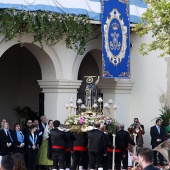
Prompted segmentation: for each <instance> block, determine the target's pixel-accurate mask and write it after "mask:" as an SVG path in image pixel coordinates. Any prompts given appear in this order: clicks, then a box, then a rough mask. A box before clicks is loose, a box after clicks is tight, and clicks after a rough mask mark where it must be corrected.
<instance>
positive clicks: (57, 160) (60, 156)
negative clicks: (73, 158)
mask: <svg viewBox="0 0 170 170" xmlns="http://www.w3.org/2000/svg"><path fill="white" fill-rule="evenodd" d="M52 159H53V169H58V164H59V169H65V151H64V148H60V149H52Z"/></svg>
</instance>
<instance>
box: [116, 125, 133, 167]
mask: <svg viewBox="0 0 170 170" xmlns="http://www.w3.org/2000/svg"><path fill="white" fill-rule="evenodd" d="M116 128H117V129H116V130H117V131H116V138H115V147H116V148H115V169H116V170H120V169H121V161H122V163H123V169H128V145H129V144H131V145H135V143H134V141H133V140H132V139H131V137H130V134H129V132H128V131H126V130H124V124H122V123H119V124H118V125H117V127H116Z"/></svg>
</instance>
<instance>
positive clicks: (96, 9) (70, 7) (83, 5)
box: [0, 0, 147, 23]
mask: <svg viewBox="0 0 170 170" xmlns="http://www.w3.org/2000/svg"><path fill="white" fill-rule="evenodd" d="M0 8H1V9H2V8H15V9H18V10H23V9H24V10H28V11H36V10H43V11H44V10H45V11H51V12H56V13H61V14H75V15H79V14H84V15H87V16H89V18H90V19H91V20H95V21H101V0H0ZM146 8H147V6H146V4H145V3H144V1H143V0H130V22H133V23H139V22H140V17H141V15H142V13H143V12H145V11H146Z"/></svg>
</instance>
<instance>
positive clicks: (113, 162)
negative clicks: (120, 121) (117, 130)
mask: <svg viewBox="0 0 170 170" xmlns="http://www.w3.org/2000/svg"><path fill="white" fill-rule="evenodd" d="M112 136H113V147H115V137H116V135H115V134H112ZM114 169H115V148H114V149H113V156H112V170H114Z"/></svg>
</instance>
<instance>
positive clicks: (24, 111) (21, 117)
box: [14, 106, 38, 127]
mask: <svg viewBox="0 0 170 170" xmlns="http://www.w3.org/2000/svg"><path fill="white" fill-rule="evenodd" d="M14 110H15V111H16V113H17V119H18V120H17V121H18V122H19V123H20V124H21V126H22V127H24V126H25V124H26V122H27V120H29V119H30V120H34V119H38V112H34V111H33V110H32V109H31V108H30V107H29V106H25V107H23V108H21V107H20V106H18V107H16V108H15V109H14Z"/></svg>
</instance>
